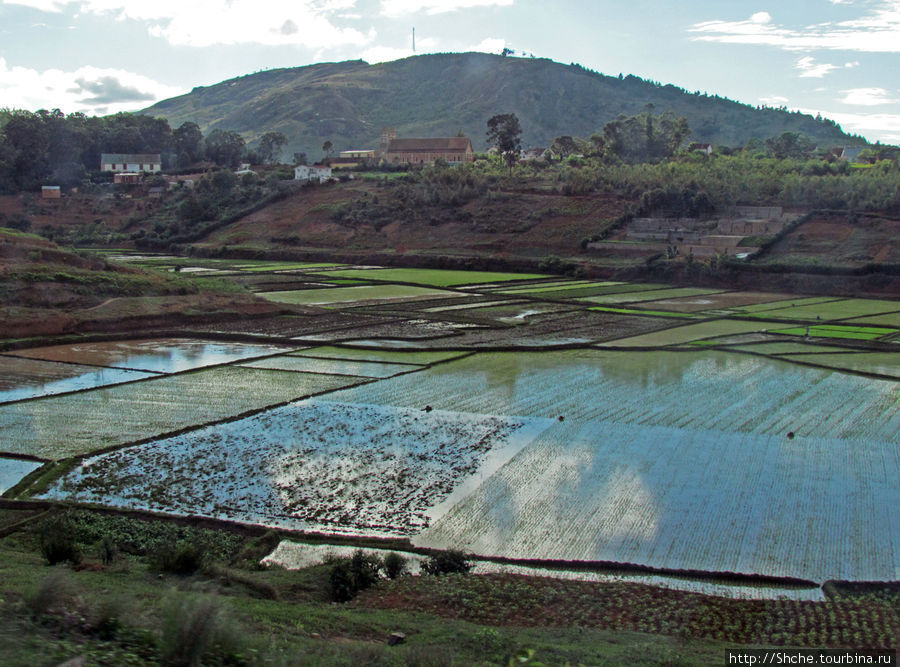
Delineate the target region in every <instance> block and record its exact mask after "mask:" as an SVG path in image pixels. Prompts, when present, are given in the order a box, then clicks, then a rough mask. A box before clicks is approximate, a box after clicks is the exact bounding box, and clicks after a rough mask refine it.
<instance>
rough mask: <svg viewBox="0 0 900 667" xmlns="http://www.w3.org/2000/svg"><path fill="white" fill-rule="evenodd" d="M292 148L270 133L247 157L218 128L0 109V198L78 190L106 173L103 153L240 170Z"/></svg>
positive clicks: (239, 141) (234, 138) (232, 136)
mask: <svg viewBox="0 0 900 667" xmlns="http://www.w3.org/2000/svg"><path fill="white" fill-rule="evenodd" d="M286 143H287V139H286V137H285V136H284V135H283V134H281V133H280V132H267V133H266V134H264V135H263V136H262V137H260V140H259V141H258V142H257V144H256V146H255V147H254V148H253V150H249V149H248V146H247V145H246V142H245V141H244V139H243V137H241V135H240V134H238V133H237V132H233V131H231V130H222V129H215V130H212V131H211V132H209V133H208V134H207V135H206V136H204V135H203V133H202V132H201V130H200V127H199V126H198V125H197V124H196V123H193V122H186V123H182V124H181V125H180V126H179V127H177V128H175V129H173V128H172V127H171V126H170V125H169V121H168V120H166V119H165V118H151V117H150V116H141V115H136V114H130V113H118V114H115V115H112V116H105V117H99V116H87V115H85V114H83V113H71V114H64V113H62V112H61V111H60V110H59V109H54V110H52V111H47V110H43V109H42V110H40V111H35V112H31V111H23V110H10V109H3V110H0V193H5V194H13V193H16V192H20V191H28V190H36V189H38V188H40V186H42V185H60V186H62V187H75V186H77V185H79V184H81V183H82V181H84V180H85V179H86V178H88V176H89V174H90V173H91V172H96V171H98V170H99V168H100V156H101V154H103V153H158V154H160V156H161V157H162V160H163V168H165V169H177V168H185V167H188V166H190V165H193V164H196V163H197V162H200V161H204V160H208V161H211V162H214V163H215V164H217V165H220V166H223V167H229V168H234V167H236V166H237V165H238V164H239V163H240V162H241V161H243V160H248V161H251V162H255V163H271V162H276V161H277V160H278V159H279V157H280V155H281V150H282V148H283V147H284V145H285V144H286Z"/></svg>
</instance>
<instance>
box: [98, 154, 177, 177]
mask: <svg viewBox="0 0 900 667" xmlns="http://www.w3.org/2000/svg"><path fill="white" fill-rule="evenodd" d="M100 171H112V172H132V173H141V172H147V173H151V174H153V173H156V172H157V171H162V159H161V158H160V156H159V153H103V154H101V155H100Z"/></svg>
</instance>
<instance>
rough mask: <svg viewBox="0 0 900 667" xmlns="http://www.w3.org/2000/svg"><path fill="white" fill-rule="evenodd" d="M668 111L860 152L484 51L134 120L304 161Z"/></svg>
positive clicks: (221, 93)
mask: <svg viewBox="0 0 900 667" xmlns="http://www.w3.org/2000/svg"><path fill="white" fill-rule="evenodd" d="M644 110H652V111H653V112H654V113H662V112H664V111H668V110H671V111H673V112H674V113H675V114H676V115H678V116H685V117H686V118H687V119H688V124H689V125H690V128H691V130H692V134H691V137H690V139H691V140H692V141H698V142H706V143H712V144H725V145H729V146H742V145H744V144H745V143H746V142H747V141H748V140H749V139H751V138H752V137H757V138H759V139H766V138H768V137H771V136H776V135H779V134H781V133H782V132H799V133H802V134H805V135H807V136H809V137H810V138H812V139H813V140H815V141H817V142H818V143H819V144H820V145H822V146H828V147H831V146H842V145H847V144H864V143H865V141H864V140H863V139H862V138H861V137H853V136H851V135H847V134H845V133H844V132H843V131H842V130H841V128H840V127H839V126H838V125H836V124H835V123H833V122H832V121H829V120H826V119H816V118H813V117H812V116H810V115H807V114H801V113H797V112H788V111H784V110H779V109H771V108H756V107H751V106H749V105H746V104H741V103H738V102H734V101H731V100H728V99H725V98H721V97H717V96H708V95H701V94H700V93H699V92H697V93H690V92H687V91H685V90H683V89H681V88H678V87H676V86H673V85H661V84H658V83H655V82H651V81H645V80H643V79H641V78H639V77H636V76H632V75H628V76H622V75H619V76H606V75H603V74H599V73H597V72H593V71H591V70H588V69H585V68H583V67H581V66H580V65H576V64H571V65H564V64H561V63H557V62H553V61H551V60H546V59H542V58H514V57H502V56H499V55H490V54H485V53H447V54H432V55H421V56H413V57H411V58H405V59H403V60H395V61H392V62H387V63H380V64H376V65H369V64H368V63H366V62H364V61H362V60H354V61H346V62H341V63H323V64H317V65H309V66H306V67H296V68H287V69H277V70H269V71H265V72H258V73H256V74H248V75H246V76H242V77H238V78H235V79H229V80H228V81H223V82H222V83H219V84H216V85H213V86H206V87H198V88H195V89H194V90H192V91H191V92H190V93H187V94H186V95H181V96H179V97H173V98H171V99H168V100H164V101H162V102H159V103H157V104H154V105H153V106H151V107H149V108H147V109H145V110H144V111H143V112H142V113H145V114H148V115H152V116H163V117H165V118H167V119H168V120H169V123H170V125H172V127H173V128H174V127H177V126H179V125H180V124H181V123H183V122H185V121H193V122H195V123H197V124H198V125H199V126H200V128H201V129H202V130H203V131H204V133H206V132H208V131H209V130H211V129H215V128H221V129H228V130H235V131H237V132H240V133H241V134H242V135H243V136H244V138H245V139H246V140H247V141H248V142H252V141H254V140H255V139H256V138H258V137H259V136H260V135H262V134H263V133H264V132H269V131H278V132H283V133H284V134H285V136H287V138H288V142H289V143H288V146H287V148H286V150H285V153H284V157H287V156H289V155H290V154H291V153H292V152H295V151H304V152H306V153H308V154H309V156H310V158H312V159H316V158H318V157H320V156H321V153H322V144H323V143H324V142H325V141H326V140H327V141H331V142H332V144H333V146H334V149H335V150H336V151H338V150H346V149H351V148H377V147H378V144H379V142H380V136H381V128H382V126H384V125H387V126H391V127H395V128H396V129H397V134H398V136H399V137H427V136H434V137H437V136H455V135H456V134H457V133H458V132H460V131H461V132H463V133H464V134H466V135H467V136H469V137H470V138H471V139H472V143H473V146H474V148H475V150H476V151H480V150H484V149H485V148H486V144H485V141H484V137H485V131H486V123H487V120H488V118H490V117H491V116H493V115H494V114H497V113H509V112H513V113H515V114H516V115H517V116H518V117H519V120H520V122H521V125H522V129H523V136H522V140H523V141H522V144H523V146H525V147H529V146H548V145H549V144H550V143H551V142H552V141H553V139H554V138H555V137H558V136H560V135H565V134H568V135H572V136H580V137H584V138H587V137H590V135H592V134H594V133H596V132H599V131H601V130H602V129H603V126H604V125H605V124H606V123H608V122H609V121H611V120H613V119H614V118H615V117H616V116H617V115H619V114H621V113H624V114H629V115H631V114H636V113H639V112H641V111H644Z"/></svg>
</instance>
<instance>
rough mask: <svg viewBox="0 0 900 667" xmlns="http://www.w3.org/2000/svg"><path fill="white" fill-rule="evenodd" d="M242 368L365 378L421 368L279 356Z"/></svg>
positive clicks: (388, 375) (386, 375) (248, 363)
mask: <svg viewBox="0 0 900 667" xmlns="http://www.w3.org/2000/svg"><path fill="white" fill-rule="evenodd" d="M240 366H241V367H243V368H266V369H270V370H276V371H292V372H295V373H324V374H326V375H351V376H356V377H367V378H387V377H393V376H394V375H399V374H400V373H410V372H413V371H417V370H419V369H420V368H421V366H414V365H411V364H397V363H393V364H382V363H378V362H373V361H351V360H348V359H315V358H313V357H298V356H281V357H268V358H266V359H261V360H259V361H250V362H247V363H244V364H240Z"/></svg>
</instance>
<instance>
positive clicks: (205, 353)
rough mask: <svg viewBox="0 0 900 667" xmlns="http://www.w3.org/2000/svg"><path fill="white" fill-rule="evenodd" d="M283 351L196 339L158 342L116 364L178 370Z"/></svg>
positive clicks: (122, 366) (124, 366) (158, 370)
mask: <svg viewBox="0 0 900 667" xmlns="http://www.w3.org/2000/svg"><path fill="white" fill-rule="evenodd" d="M277 351H280V350H279V348H275V347H269V346H250V345H239V344H235V343H199V344H198V343H192V344H182V345H178V346H176V347H171V346H158V347H153V348H151V349H149V350H146V351H141V352H138V353H135V354H131V355H129V356H126V357H124V358H123V359H121V360H116V361H115V362H113V365H115V366H119V367H121V368H135V369H140V370H145V371H156V372H158V373H175V372H177V371H186V370H190V369H192V368H200V367H203V366H212V365H215V364H224V363H228V362H230V361H238V360H240V359H246V358H248V357H258V356H262V355H267V354H272V353H273V352H277Z"/></svg>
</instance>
